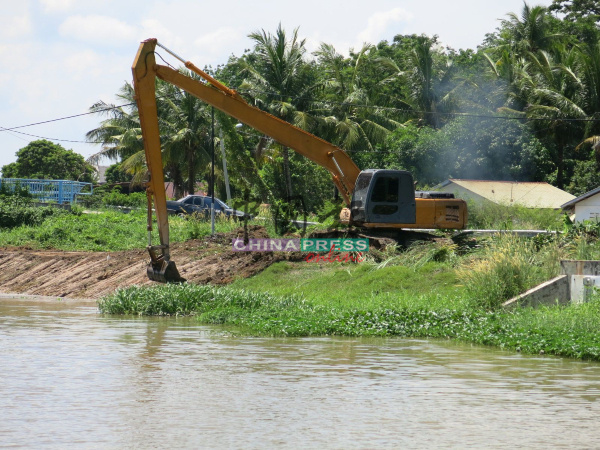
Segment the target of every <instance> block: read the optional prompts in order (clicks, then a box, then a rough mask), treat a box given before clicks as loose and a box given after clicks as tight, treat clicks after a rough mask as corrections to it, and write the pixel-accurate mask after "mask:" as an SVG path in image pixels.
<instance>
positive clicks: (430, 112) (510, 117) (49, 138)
mask: <svg viewBox="0 0 600 450" xmlns="http://www.w3.org/2000/svg"><path fill="white" fill-rule="evenodd" d="M159 56H160V55H159ZM239 92H240V93H244V94H249V95H252V94H253V93H259V94H266V95H273V96H279V97H281V98H283V97H285V96H283V95H281V94H277V93H272V92H266V91H257V90H251V91H250V90H245V91H239ZM161 98H169V96H161V97H157V99H161ZM285 98H288V99H291V100H307V99H306V98H303V97H285ZM309 101H310V100H309ZM312 102H313V103H316V104H323V105H336V106H343V107H354V108H371V109H378V110H384V111H393V112H399V113H412V114H430V115H442V116H454V117H471V118H479V119H499V120H521V121H539V122H548V121H553V120H559V121H562V122H600V119H594V118H591V117H590V116H587V118H563V119H560V118H540V117H514V116H495V115H486V114H473V113H458V112H453V113H444V112H439V111H419V110H415V109H402V108H394V107H389V106H377V105H365V104H358V103H348V102H335V101H330V100H318V101H312ZM135 104H136V103H135V102H131V103H124V104H122V105H115V106H111V107H107V108H102V109H98V110H95V111H89V112H86V113H80V114H72V115H69V116H64V117H58V118H56V119H49V120H43V121H40V122H34V123H29V124H26V125H18V126H15V127H10V128H6V127H0V132H9V131H12V132H13V133H19V134H22V135H25V136H30V137H35V138H38V139H48V140H53V141H61V142H72V143H82V144H105V142H94V141H81V140H74V139H62V138H51V137H45V136H40V135H36V134H30V133H24V132H21V131H14V130H17V129H19V128H26V127H32V126H36V125H42V124H46V123H52V122H58V121H61V120H67V119H74V118H77V117H82V116H87V115H90V114H97V113H101V112H104V111H110V110H114V109H119V108H123V107H126V106H133V105H135ZM14 137H18V136H14ZM346 151H355V150H346ZM366 151H369V152H373V151H374V150H366Z"/></svg>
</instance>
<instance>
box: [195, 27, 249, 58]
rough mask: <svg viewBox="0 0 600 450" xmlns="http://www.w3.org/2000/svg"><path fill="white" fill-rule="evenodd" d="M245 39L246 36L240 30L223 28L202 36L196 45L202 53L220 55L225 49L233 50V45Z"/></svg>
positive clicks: (196, 41)
mask: <svg viewBox="0 0 600 450" xmlns="http://www.w3.org/2000/svg"><path fill="white" fill-rule="evenodd" d="M243 38H244V36H243V34H242V33H241V32H240V30H239V29H235V28H233V27H222V28H219V29H217V30H216V31H213V32H212V33H208V34H205V35H202V36H200V37H199V38H198V39H196V40H195V41H194V44H195V45H196V47H198V48H199V49H201V50H202V52H204V53H207V54H211V55H214V54H217V53H220V52H221V51H222V50H223V49H229V48H231V47H232V44H235V43H238V42H239V41H241V40H242V39H243Z"/></svg>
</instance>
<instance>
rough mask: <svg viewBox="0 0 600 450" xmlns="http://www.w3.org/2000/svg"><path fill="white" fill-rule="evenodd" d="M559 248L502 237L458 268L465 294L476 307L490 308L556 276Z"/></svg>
mask: <svg viewBox="0 0 600 450" xmlns="http://www.w3.org/2000/svg"><path fill="white" fill-rule="evenodd" d="M559 253H560V251H559V248H558V247H557V245H556V243H555V242H548V243H546V244H545V245H543V246H537V245H536V241H535V240H532V239H527V238H520V237H518V236H514V235H510V234H505V235H498V236H496V237H494V238H493V239H492V240H491V242H490V243H488V245H487V246H486V248H485V249H484V250H483V251H482V252H481V253H480V254H478V255H476V256H474V257H473V258H472V259H471V260H470V261H466V262H465V263H464V264H463V265H461V266H460V267H459V268H458V269H457V275H458V277H459V278H460V279H462V280H463V282H464V284H465V289H466V293H467V295H468V296H469V298H470V299H471V301H472V302H473V303H474V305H475V306H477V307H482V308H485V309H493V308H496V307H498V306H500V304H501V303H502V302H504V301H505V300H508V299H509V298H511V297H514V296H516V295H518V294H520V293H522V292H524V291H526V290H527V289H529V288H531V287H533V286H534V285H535V284H537V283H540V282H542V281H545V280H547V279H548V278H551V277H552V276H555V275H556V274H557V273H558V257H559Z"/></svg>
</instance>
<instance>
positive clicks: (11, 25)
mask: <svg viewBox="0 0 600 450" xmlns="http://www.w3.org/2000/svg"><path fill="white" fill-rule="evenodd" d="M0 23H2V24H3V25H2V26H1V27H0V37H2V38H5V39H10V38H21V37H24V36H28V35H29V34H31V31H32V30H33V25H32V23H31V17H30V16H29V13H28V12H24V13H23V14H18V15H8V14H2V13H0Z"/></svg>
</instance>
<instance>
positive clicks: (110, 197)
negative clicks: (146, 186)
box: [102, 189, 148, 208]
mask: <svg viewBox="0 0 600 450" xmlns="http://www.w3.org/2000/svg"><path fill="white" fill-rule="evenodd" d="M102 204H103V205H104V206H122V207H126V208H146V207H147V205H148V200H147V198H146V193H145V192H134V193H131V194H122V193H121V191H120V190H119V189H113V190H112V191H110V192H108V193H106V194H105V195H104V196H103V197H102Z"/></svg>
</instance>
